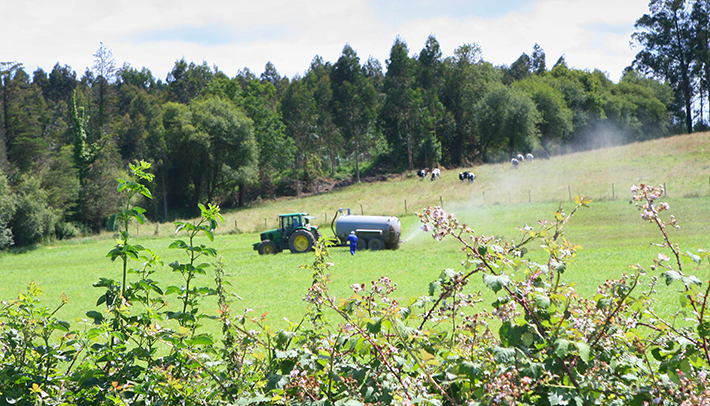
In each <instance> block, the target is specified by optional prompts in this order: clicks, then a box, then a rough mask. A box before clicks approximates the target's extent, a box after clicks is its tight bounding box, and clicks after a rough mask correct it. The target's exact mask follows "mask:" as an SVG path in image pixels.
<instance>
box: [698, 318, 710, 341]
mask: <svg viewBox="0 0 710 406" xmlns="http://www.w3.org/2000/svg"><path fill="white" fill-rule="evenodd" d="M698 335H699V336H700V337H702V338H707V337H710V321H704V322H702V323H700V324H699V325H698Z"/></svg>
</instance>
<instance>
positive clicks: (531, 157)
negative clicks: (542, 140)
mask: <svg viewBox="0 0 710 406" xmlns="http://www.w3.org/2000/svg"><path fill="white" fill-rule="evenodd" d="M525 159H526V160H527V161H528V162H532V161H533V159H535V157H534V156H533V154H531V153H529V152H528V154H527V155H525Z"/></svg>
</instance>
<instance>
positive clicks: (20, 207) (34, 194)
mask: <svg viewBox="0 0 710 406" xmlns="http://www.w3.org/2000/svg"><path fill="white" fill-rule="evenodd" d="M56 221H57V216H56V214H55V213H54V212H53V211H52V209H51V208H50V207H49V206H48V205H47V195H46V193H45V192H44V191H43V190H42V188H41V187H40V183H39V181H38V180H37V179H35V178H25V179H23V180H22V181H21V183H20V184H19V186H18V187H17V190H16V192H15V214H14V216H13V218H12V220H11V221H10V227H11V228H12V233H13V235H14V238H15V244H17V245H18V246H26V245H31V244H36V243H38V242H40V241H41V240H43V239H45V238H48V237H52V236H53V235H54V224H55V222H56Z"/></svg>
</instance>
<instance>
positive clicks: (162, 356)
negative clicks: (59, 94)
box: [0, 162, 710, 406]
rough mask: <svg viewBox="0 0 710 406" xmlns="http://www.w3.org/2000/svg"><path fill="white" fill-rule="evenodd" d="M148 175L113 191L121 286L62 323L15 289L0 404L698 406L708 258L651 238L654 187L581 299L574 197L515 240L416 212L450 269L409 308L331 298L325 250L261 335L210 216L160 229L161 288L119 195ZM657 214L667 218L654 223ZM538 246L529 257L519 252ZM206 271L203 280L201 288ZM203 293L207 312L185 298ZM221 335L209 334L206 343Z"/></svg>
mask: <svg viewBox="0 0 710 406" xmlns="http://www.w3.org/2000/svg"><path fill="white" fill-rule="evenodd" d="M149 168H150V165H148V164H146V163H143V162H141V163H138V164H136V165H131V167H130V173H131V179H130V180H127V181H126V180H122V179H119V180H118V182H119V186H118V190H119V192H121V193H122V194H123V196H124V204H123V208H122V211H121V212H119V213H117V214H116V215H114V216H112V217H111V220H110V224H111V226H112V227H113V228H114V229H115V230H116V231H117V233H118V234H117V235H118V239H117V241H116V245H115V247H114V248H113V249H112V250H111V251H110V252H109V253H108V255H107V256H108V257H109V258H111V260H112V261H119V263H120V264H121V265H122V274H121V278H120V279H119V280H114V279H112V278H101V279H100V280H99V281H98V282H97V283H95V285H94V286H96V287H97V288H99V289H100V291H101V294H100V295H99V298H98V300H97V306H99V307H97V309H95V310H90V311H88V312H87V313H86V318H85V319H83V320H81V321H79V322H77V324H76V325H74V326H72V325H71V324H70V323H67V322H65V321H62V320H61V319H59V317H58V314H59V311H60V310H61V307H62V306H63V304H60V306H59V307H58V308H57V309H49V308H46V307H44V306H42V304H41V301H40V300H39V297H40V295H41V288H40V287H38V286H36V285H31V286H30V287H29V288H28V290H27V292H25V293H23V294H21V295H19V296H18V297H17V298H16V299H14V300H10V301H5V302H3V303H2V307H1V308H0V335H1V338H0V346H1V350H2V351H0V357H2V358H0V403H2V404H18V405H34V404H42V405H44V404H46V405H65V404H76V405H120V404H131V405H220V404H222V405H251V404H274V405H276V404H318V405H353V406H355V405H362V404H385V405H409V404H431V405H459V404H466V405H512V404H515V405H598V404H604V405H679V404H681V405H710V392H709V390H708V389H707V388H708V386H709V385H708V383H710V382H708V377H707V371H708V369H709V366H710V348H709V346H708V337H710V318H709V317H708V314H707V313H708V311H709V310H708V298H709V297H710V281H708V275H707V271H708V256H709V255H708V252H707V251H705V250H698V251H696V252H694V253H693V252H690V251H682V250H681V248H680V247H679V246H678V245H677V244H674V243H673V242H672V241H671V240H670V238H669V236H668V233H667V232H666V227H677V226H678V224H677V221H676V219H675V218H673V217H672V216H670V217H668V218H667V219H666V217H665V216H667V215H668V213H669V209H670V207H669V206H668V205H667V204H666V203H662V202H658V199H659V198H660V197H661V196H662V190H661V189H658V188H653V187H650V186H647V185H640V186H634V187H632V192H633V199H632V201H633V202H635V203H636V206H637V207H638V208H639V209H640V210H641V218H642V220H643V221H646V222H649V223H651V224H653V225H654V226H655V227H656V228H658V230H659V232H660V235H661V239H660V242H659V243H658V248H659V252H658V255H657V257H655V258H653V259H652V265H650V266H648V271H647V270H646V269H645V268H644V267H643V266H641V265H634V266H632V267H631V269H632V272H630V273H629V274H622V275H620V277H619V278H618V279H616V280H608V281H606V282H604V283H603V284H602V285H601V286H599V288H598V289H597V291H596V293H595V294H594V296H593V297H589V298H585V297H582V296H580V295H579V294H578V293H577V292H576V291H575V289H574V288H573V286H572V284H570V283H568V282H567V281H566V279H565V276H566V275H565V271H566V269H567V265H568V263H569V261H570V259H572V258H573V257H574V256H575V255H576V252H577V250H578V249H579V248H580V247H579V246H578V245H576V244H574V243H572V242H571V241H569V240H568V239H567V237H566V235H565V233H564V228H565V225H566V224H567V223H568V222H569V221H570V220H571V219H572V217H573V216H574V214H575V213H576V212H577V211H578V210H579V209H582V208H585V207H587V206H588V205H589V203H590V202H591V201H590V199H588V198H583V197H577V198H576V200H575V203H576V204H575V206H574V208H573V209H572V210H571V211H570V212H569V214H567V213H566V211H565V210H564V209H563V207H562V206H561V205H560V208H559V210H558V211H556V212H555V213H554V217H553V219H552V220H549V221H539V222H538V223H537V224H536V225H535V226H528V225H525V226H523V227H520V228H519V229H518V231H519V233H520V234H519V236H518V238H516V239H515V240H514V241H501V240H500V239H496V238H494V237H486V236H477V235H476V234H475V233H474V232H473V230H471V229H470V228H469V227H468V226H467V225H465V224H460V223H459V221H458V219H457V218H456V217H455V216H454V215H453V214H452V213H446V212H445V211H444V210H442V209H441V208H440V207H430V208H427V209H426V210H425V211H424V212H422V213H419V214H418V216H419V217H420V219H421V222H422V228H423V229H424V230H425V231H426V232H430V233H431V234H432V236H433V238H434V239H436V240H442V239H444V238H453V239H455V240H457V241H458V242H459V243H460V244H461V249H462V252H463V257H462V260H463V262H462V266H461V267H460V269H446V270H445V271H443V272H442V273H441V274H440V275H439V277H438V278H437V279H436V280H434V281H432V282H431V283H430V284H429V286H428V291H427V292H426V293H425V294H424V295H422V296H420V297H418V298H414V299H411V300H404V301H402V300H401V299H400V300H397V299H395V297H397V295H396V289H397V284H396V283H395V282H394V281H392V280H390V279H389V278H387V277H386V276H383V277H381V278H380V279H378V280H376V281H371V282H369V283H359V284H354V285H352V286H351V288H352V291H353V293H352V295H350V296H349V297H336V296H334V295H333V294H332V292H331V291H330V274H329V269H330V267H331V266H332V265H333V264H332V263H330V262H329V260H330V257H329V255H328V247H327V246H326V245H325V242H324V241H323V240H321V241H319V243H318V244H317V246H316V247H315V250H314V251H315V252H314V261H313V263H312V264H311V265H308V266H304V268H305V269H308V270H309V271H310V273H311V276H312V280H313V282H312V284H311V286H310V288H309V289H308V291H307V292H305V296H304V300H305V301H307V303H308V312H307V313H306V314H305V315H304V317H303V319H302V320H301V321H300V322H298V323H292V324H291V325H289V326H288V327H287V328H285V329H284V330H281V331H274V330H273V329H271V328H270V327H269V325H268V324H267V323H266V321H265V320H264V319H263V318H261V317H258V316H254V315H253V314H252V313H253V311H251V310H250V309H246V310H245V311H244V312H235V311H234V310H233V309H232V302H231V301H232V298H233V295H232V294H230V293H229V284H228V283H227V281H226V280H225V279H226V275H225V265H224V264H223V262H222V260H221V259H219V257H218V256H217V252H216V251H215V250H214V249H213V248H211V247H208V246H205V245H198V244H197V243H196V237H197V236H199V235H204V236H206V237H207V239H208V240H210V241H213V238H214V229H215V228H216V227H217V225H218V223H219V221H220V220H222V218H221V215H220V213H219V208H218V207H216V206H213V205H208V206H207V207H205V206H202V205H201V206H200V210H201V213H202V216H201V218H200V219H199V220H197V221H195V222H180V223H176V231H177V233H178V235H179V236H184V237H178V239H177V240H176V241H175V242H173V243H172V244H171V245H170V248H172V249H175V250H177V251H176V252H182V253H183V254H182V255H181V259H180V260H175V261H174V262H171V263H170V264H169V265H168V268H169V269H171V270H172V271H173V272H177V273H179V274H180V275H181V276H182V281H183V282H184V283H183V284H182V285H181V286H169V287H162V286H161V284H160V282H159V281H158V280H156V279H155V278H156V275H157V274H158V273H159V272H160V271H161V269H162V267H164V262H163V260H162V259H161V258H159V257H158V256H157V255H156V254H155V253H154V252H153V251H151V250H150V249H148V248H145V247H143V246H142V245H139V244H136V243H134V242H133V239H132V237H131V235H130V233H129V225H130V223H131V222H133V221H138V222H142V221H144V217H143V213H144V210H143V209H141V208H140V207H135V206H133V205H132V203H131V202H132V201H133V199H134V197H136V196H139V195H143V196H145V197H150V191H149V190H148V189H147V188H146V187H145V185H144V183H145V182H148V181H150V180H151V179H152V176H151V175H150V174H149V173H148V172H147V170H148V169H149ZM664 219H666V220H664ZM533 246H538V247H541V248H542V250H544V253H545V260H544V261H539V262H536V261H533V260H531V259H530V258H529V257H530V256H529V255H527V254H528V249H529V248H530V247H533ZM209 273H211V274H212V275H213V278H214V283H211V282H210V283H208V282H206V281H207V280H209V279H207V278H208V274H209ZM473 277H480V278H482V280H483V282H484V284H485V286H486V287H487V288H489V289H491V290H492V291H493V292H495V294H496V295H495V296H496V300H495V301H494V302H493V303H490V304H487V305H488V308H490V309H491V310H490V311H486V310H485V309H484V304H483V301H484V299H483V297H482V295H481V294H480V293H471V292H469V291H470V290H471V289H470V288H468V289H467V286H468V284H469V282H470V281H471V279H472V278H473ZM663 284H666V285H671V286H678V287H679V288H680V290H679V295H680V301H679V303H680V305H679V306H680V307H679V308H678V309H677V311H676V312H667V313H670V314H673V317H671V318H670V319H668V320H666V319H663V318H662V317H660V316H659V315H658V314H657V313H656V312H655V311H654V304H655V303H656V299H655V296H656V294H657V292H658V290H659V289H661V288H662V286H663ZM205 296H215V297H216V302H217V303H218V306H219V309H218V313H217V314H218V316H216V317H215V316H212V314H215V312H214V311H213V310H207V311H205V310H204V309H203V308H202V301H201V299H202V298H203V297H205ZM207 323H219V326H221V335H217V336H215V335H212V334H208V333H206V332H205V330H206V329H205V325H206V324H207Z"/></svg>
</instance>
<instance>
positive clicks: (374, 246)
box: [367, 238, 385, 251]
mask: <svg viewBox="0 0 710 406" xmlns="http://www.w3.org/2000/svg"><path fill="white" fill-rule="evenodd" d="M384 247H385V243H384V242H383V241H382V240H380V239H379V238H373V239H371V240H370V242H368V243H367V248H369V249H370V251H379V250H381V249H383V248H384Z"/></svg>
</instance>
